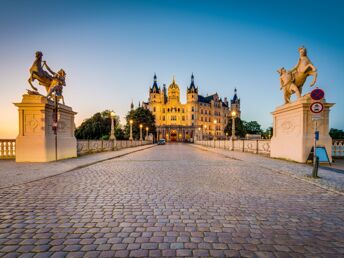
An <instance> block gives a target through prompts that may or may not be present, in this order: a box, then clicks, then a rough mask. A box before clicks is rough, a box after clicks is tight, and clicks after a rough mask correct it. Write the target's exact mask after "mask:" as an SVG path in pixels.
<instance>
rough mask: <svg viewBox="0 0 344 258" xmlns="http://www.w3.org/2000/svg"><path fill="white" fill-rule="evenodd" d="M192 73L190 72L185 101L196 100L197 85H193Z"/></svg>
mask: <svg viewBox="0 0 344 258" xmlns="http://www.w3.org/2000/svg"><path fill="white" fill-rule="evenodd" d="M194 79H195V78H194V75H193V74H191V83H190V87H188V88H187V93H186V95H187V102H197V101H198V87H196V85H195V81H194Z"/></svg>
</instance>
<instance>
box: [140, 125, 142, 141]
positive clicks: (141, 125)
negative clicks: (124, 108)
mask: <svg viewBox="0 0 344 258" xmlns="http://www.w3.org/2000/svg"><path fill="white" fill-rule="evenodd" d="M142 127H143V125H142V124H140V141H142Z"/></svg>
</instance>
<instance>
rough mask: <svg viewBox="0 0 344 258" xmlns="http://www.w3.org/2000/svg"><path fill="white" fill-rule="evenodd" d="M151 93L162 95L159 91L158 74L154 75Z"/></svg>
mask: <svg viewBox="0 0 344 258" xmlns="http://www.w3.org/2000/svg"><path fill="white" fill-rule="evenodd" d="M150 92H156V93H160V89H159V87H158V83H157V77H156V73H154V76H153V86H152V88H151V89H150Z"/></svg>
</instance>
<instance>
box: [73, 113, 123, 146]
mask: <svg viewBox="0 0 344 258" xmlns="http://www.w3.org/2000/svg"><path fill="white" fill-rule="evenodd" d="M110 112H111V111H110V110H105V111H103V112H98V113H95V114H94V115H93V116H92V117H91V118H88V119H86V120H85V121H84V122H82V124H81V125H80V126H79V127H78V128H77V129H76V130H75V137H76V138H77V139H92V140H98V139H103V140H106V139H109V135H110V131H111V118H110ZM120 130H121V128H120V126H119V118H118V116H116V117H115V133H116V132H117V134H118V136H120V135H121V133H120ZM116 137H117V135H116ZM118 139H120V138H118Z"/></svg>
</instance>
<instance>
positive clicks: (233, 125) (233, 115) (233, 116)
mask: <svg viewBox="0 0 344 258" xmlns="http://www.w3.org/2000/svg"><path fill="white" fill-rule="evenodd" d="M231 115H232V150H234V138H235V117H236V115H237V113H236V112H235V110H233V111H232V112H231Z"/></svg>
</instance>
